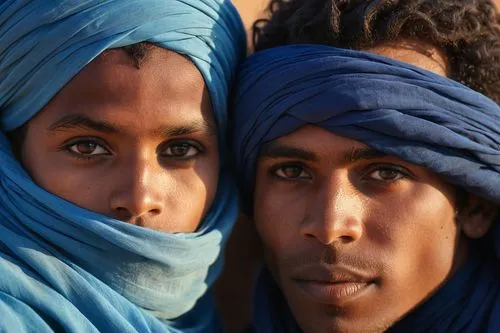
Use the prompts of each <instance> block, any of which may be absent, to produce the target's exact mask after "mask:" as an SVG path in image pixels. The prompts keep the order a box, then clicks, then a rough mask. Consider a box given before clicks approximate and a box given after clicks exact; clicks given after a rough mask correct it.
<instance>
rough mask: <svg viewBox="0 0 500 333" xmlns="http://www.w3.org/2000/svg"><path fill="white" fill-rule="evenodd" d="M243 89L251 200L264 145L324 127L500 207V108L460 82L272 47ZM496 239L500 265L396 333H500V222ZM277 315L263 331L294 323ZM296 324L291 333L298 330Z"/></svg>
mask: <svg viewBox="0 0 500 333" xmlns="http://www.w3.org/2000/svg"><path fill="white" fill-rule="evenodd" d="M235 91H236V92H235V98H234V106H233V112H234V125H233V126H234V128H233V129H232V130H233V141H234V147H233V148H234V154H235V164H236V170H237V172H239V175H238V182H239V183H240V187H241V189H242V190H243V194H244V195H246V197H247V198H246V199H247V200H246V201H247V202H251V196H252V194H253V190H254V181H255V167H256V160H257V158H258V155H259V151H260V149H261V148H262V146H263V145H264V144H265V143H267V142H269V141H272V140H274V139H276V138H279V137H281V136H284V135H287V134H290V133H291V132H293V131H295V130H297V129H299V128H300V127H302V126H304V125H314V126H318V127H321V128H323V129H326V130H328V131H330V132H332V133H335V134H338V135H341V136H345V137H349V138H351V139H354V140H357V141H360V142H363V143H365V144H367V145H368V146H370V147H372V148H374V149H376V150H379V151H381V152H383V153H386V154H389V155H392V156H396V157H399V158H401V159H403V160H406V161H408V162H411V163H414V164H417V165H420V166H424V167H426V168H428V169H429V170H431V171H433V172H435V173H437V174H438V175H440V176H441V177H443V179H445V180H446V181H448V182H450V183H452V184H455V185H457V186H460V187H461V188H463V189H465V190H467V191H468V192H471V193H474V194H476V195H478V196H481V197H483V198H486V199H488V200H490V201H492V202H494V203H495V204H499V203H500V107H499V106H498V105H497V104H496V103H495V102H493V101H492V100H490V99H489V98H487V97H485V96H483V95H482V94H480V93H477V92H475V91H473V90H471V89H469V88H467V87H465V86H463V85H462V84H460V83H457V82H455V81H453V80H450V79H448V78H445V77H441V76H439V75H437V74H434V73H431V72H428V71H426V70H424V69H420V68H418V67H415V66H412V65H409V64H405V63H402V62H399V61H395V60H392V59H389V58H386V57H382V56H378V55H374V54H370V53H367V52H361V51H354V50H345V49H338V48H334V47H329V46H322V45H307V44H302V45H289V46H282V47H277V48H273V49H268V50H265V51H261V52H258V53H256V54H255V55H254V56H252V57H250V58H249V59H247V60H246V62H245V63H244V64H243V66H242V69H241V72H240V74H239V79H238V82H237V86H236V90H235ZM493 236H494V240H495V242H494V243H495V244H494V245H495V250H494V251H493V250H492V252H495V253H491V255H492V257H493V258H492V259H491V260H492V261H488V264H484V262H483V261H481V260H476V259H477V258H473V259H471V261H470V262H469V263H468V264H467V265H466V266H465V267H464V268H463V269H462V270H461V271H460V272H459V273H458V274H457V275H456V276H455V277H454V279H452V280H451V281H450V283H449V284H448V285H447V286H445V287H444V288H443V289H442V290H441V291H440V293H439V294H437V295H436V296H435V297H433V298H432V299H431V300H430V301H429V302H428V303H427V304H426V305H425V306H424V307H423V308H422V309H420V310H419V311H417V312H416V313H415V315H414V316H411V315H410V316H409V319H408V321H407V322H405V321H402V322H401V323H400V326H396V327H395V331H398V329H400V328H401V332H410V331H411V332H479V331H481V332H483V331H488V330H489V331H491V332H493V331H496V330H498V329H500V328H499V324H500V319H498V318H500V308H499V306H500V294H499V292H500V282H498V281H499V280H498V273H496V270H497V261H498V259H499V256H500V227H499V225H498V223H497V224H496V225H495V227H494V230H493ZM267 280H269V279H266V278H263V279H261V283H260V284H259V285H260V286H261V287H262V285H265V287H264V288H269V283H266V282H262V281H267ZM457 290H458V291H460V292H459V293H457ZM271 294H272V292H271V291H269V292H268V291H265V292H262V291H259V292H258V294H257V296H258V297H257V304H258V308H257V309H259V308H262V309H264V308H267V309H273V308H275V305H273V303H272V302H271V303H269V302H270V300H269V298H267V297H259V295H271ZM266 298H267V299H266ZM465 300H467V301H465ZM277 302H278V301H277ZM278 312H279V311H278ZM272 313H275V315H274V316H275V317H279V316H280V315H279V313H278V314H276V311H274V312H273V311H267V312H266V311H260V310H256V316H257V317H256V318H257V319H256V322H255V324H256V325H258V327H259V328H260V329H264V328H266V327H267V332H279V331H280V329H276V330H274V329H273V328H272V327H274V326H275V325H276V323H277V322H278V327H279V326H280V325H281V323H289V322H290V321H289V320H285V319H282V320H279V319H278V320H277V319H276V318H273V314H272ZM416 318H418V320H417V319H416ZM481 325H482V326H481ZM292 326H293V325H292ZM290 327H291V326H287V328H283V327H281V331H283V332H285V331H286V332H292V331H293V328H290ZM398 327H399V328H398ZM410 328H412V329H410ZM257 331H259V332H260V330H259V329H258V330H257Z"/></svg>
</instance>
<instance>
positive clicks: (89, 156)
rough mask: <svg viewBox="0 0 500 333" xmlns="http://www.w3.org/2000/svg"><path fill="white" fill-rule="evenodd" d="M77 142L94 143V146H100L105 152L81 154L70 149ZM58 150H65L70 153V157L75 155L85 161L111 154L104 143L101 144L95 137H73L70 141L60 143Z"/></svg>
mask: <svg viewBox="0 0 500 333" xmlns="http://www.w3.org/2000/svg"><path fill="white" fill-rule="evenodd" d="M79 144H94V145H96V147H101V148H102V149H103V150H105V151H106V152H107V154H95V155H92V154H82V153H77V152H75V151H73V150H71V147H74V146H76V145H79ZM59 150H61V151H65V152H67V153H69V154H71V156H72V157H75V158H78V159H81V160H85V161H89V160H93V159H96V158H102V157H103V156H106V155H111V152H110V151H109V149H108V148H107V147H106V145H105V144H103V143H102V142H101V141H100V140H98V139H96V138H78V139H74V140H71V141H69V142H66V143H64V144H63V145H61V146H60V147H59Z"/></svg>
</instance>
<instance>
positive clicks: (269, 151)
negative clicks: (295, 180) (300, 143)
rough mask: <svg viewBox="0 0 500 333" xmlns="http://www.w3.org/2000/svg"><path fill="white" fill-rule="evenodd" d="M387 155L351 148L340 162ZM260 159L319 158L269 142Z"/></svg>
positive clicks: (293, 148)
mask: <svg viewBox="0 0 500 333" xmlns="http://www.w3.org/2000/svg"><path fill="white" fill-rule="evenodd" d="M387 156H389V155H387V154H385V153H383V152H381V151H379V150H376V149H373V148H370V147H363V148H353V149H350V150H348V151H346V152H344V153H343V154H342V157H341V160H342V162H343V163H344V164H353V163H356V162H358V161H360V160H372V159H376V158H381V157H387ZM260 157H267V158H296V159H300V160H304V161H311V162H317V161H319V159H320V158H319V156H318V154H316V153H315V152H313V151H311V150H308V149H305V148H299V147H291V146H287V145H285V144H280V143H277V142H270V143H267V144H265V145H264V146H263V147H262V149H261V152H260Z"/></svg>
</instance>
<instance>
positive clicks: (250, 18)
mask: <svg viewBox="0 0 500 333" xmlns="http://www.w3.org/2000/svg"><path fill="white" fill-rule="evenodd" d="M232 1H233V3H234V5H235V6H236V8H238V10H239V12H240V15H241V18H242V19H243V23H245V27H246V28H247V36H248V41H249V42H250V37H251V34H250V32H251V27H252V24H253V22H255V20H256V19H258V18H260V17H262V16H263V14H264V10H265V9H266V7H267V4H268V3H269V0H232ZM498 1H500V0H498Z"/></svg>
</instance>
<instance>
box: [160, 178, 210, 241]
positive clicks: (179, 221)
mask: <svg viewBox="0 0 500 333" xmlns="http://www.w3.org/2000/svg"><path fill="white" fill-rule="evenodd" d="M218 176H219V173H218V168H211V169H210V170H209V169H208V168H207V170H206V172H205V173H202V172H197V171H194V170H193V169H191V170H178V171H174V172H172V173H171V174H169V176H168V180H167V181H166V182H165V191H164V195H165V199H164V200H165V202H166V205H165V206H166V209H165V211H166V212H168V216H170V217H169V219H171V221H172V225H173V226H174V225H177V226H178V227H181V226H182V225H184V226H186V225H187V224H189V225H190V227H189V231H194V230H196V228H197V227H198V226H199V224H200V222H201V221H202V220H203V218H204V216H205V215H206V214H207V213H208V211H209V210H210V208H211V206H212V204H213V203H214V200H215V197H216V194H217V184H218ZM188 221H189V223H187V222H188ZM182 229H184V230H183V232H185V231H186V230H185V229H186V227H183V228H182Z"/></svg>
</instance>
